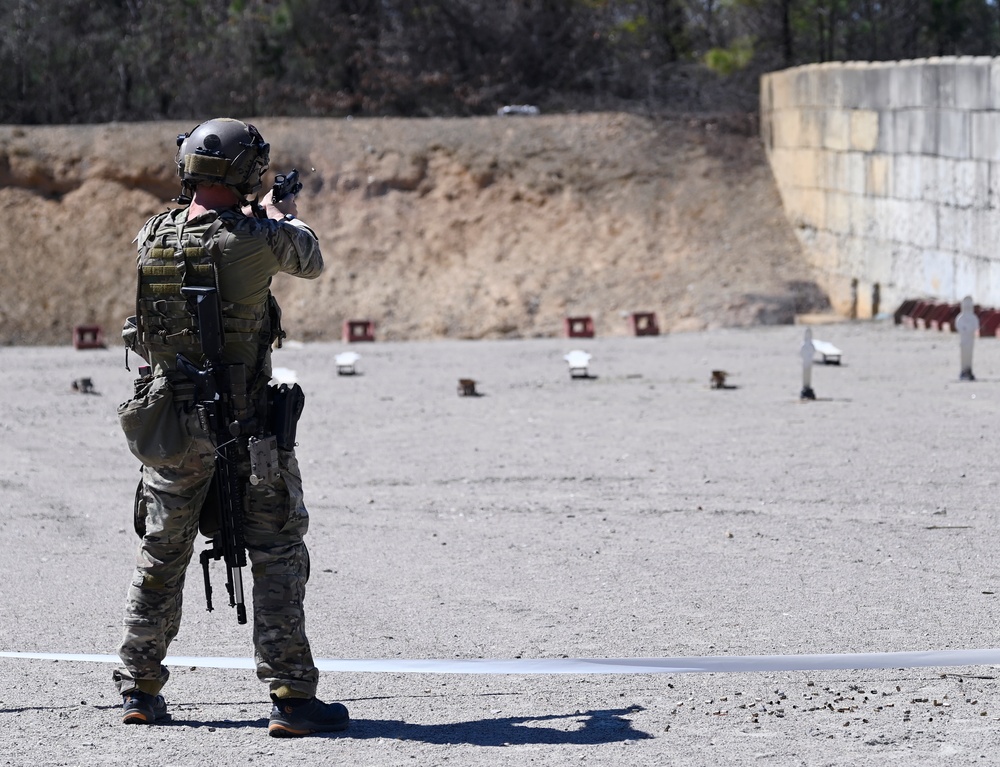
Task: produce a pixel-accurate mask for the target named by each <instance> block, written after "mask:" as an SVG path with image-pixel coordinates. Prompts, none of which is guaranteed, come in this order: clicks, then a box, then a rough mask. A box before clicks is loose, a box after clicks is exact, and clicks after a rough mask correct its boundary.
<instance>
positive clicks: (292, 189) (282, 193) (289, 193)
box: [271, 168, 302, 202]
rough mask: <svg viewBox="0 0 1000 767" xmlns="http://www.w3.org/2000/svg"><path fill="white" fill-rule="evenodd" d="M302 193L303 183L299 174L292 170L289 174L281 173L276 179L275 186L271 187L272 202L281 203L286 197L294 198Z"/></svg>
mask: <svg viewBox="0 0 1000 767" xmlns="http://www.w3.org/2000/svg"><path fill="white" fill-rule="evenodd" d="M301 191H302V182H301V181H299V172H298V171H297V170H296V169H295V168H292V169H291V170H290V171H289V172H288V173H279V174H278V175H277V176H275V177H274V186H272V187H271V201H272V202H281V201H282V200H284V199H285V198H286V197H294V196H295V195H297V194H298V193H299V192H301Z"/></svg>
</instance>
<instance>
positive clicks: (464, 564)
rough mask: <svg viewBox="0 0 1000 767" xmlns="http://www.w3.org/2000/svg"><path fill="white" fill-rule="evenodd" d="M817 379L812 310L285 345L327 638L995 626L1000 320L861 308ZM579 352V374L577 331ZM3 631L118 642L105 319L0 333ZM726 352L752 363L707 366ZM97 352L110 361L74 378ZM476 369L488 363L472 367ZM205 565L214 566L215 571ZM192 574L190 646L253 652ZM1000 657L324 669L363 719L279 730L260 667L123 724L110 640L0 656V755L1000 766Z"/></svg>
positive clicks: (661, 642) (433, 654)
mask: <svg viewBox="0 0 1000 767" xmlns="http://www.w3.org/2000/svg"><path fill="white" fill-rule="evenodd" d="M815 332H816V335H817V337H818V338H821V339H822V340H827V341H829V342H832V343H835V344H836V345H837V346H839V347H840V348H841V349H843V350H844V354H845V356H844V364H843V365H842V366H840V367H836V366H823V365H816V366H815V367H814V369H813V376H812V383H813V387H814V389H815V391H816V394H817V396H818V397H819V399H818V400H817V401H815V402H809V403H801V402H800V401H799V399H798V394H799V388H800V386H801V362H800V358H799V354H798V351H799V345H800V343H801V340H802V328H800V327H771V328H754V329H720V330H714V331H696V332H691V333H677V334H671V335H668V336H661V337H659V338H627V337H617V338H598V339H595V340H594V341H579V342H578V341H576V340H574V343H573V344H570V343H569V342H568V341H567V340H565V339H524V340H485V341H476V342H470V341H456V340H444V341H434V342H388V343H376V344H368V345H355V348H356V349H357V351H359V352H360V353H361V354H362V359H361V361H360V363H359V370H360V373H361V374H360V375H357V376H354V377H342V376H337V375H336V373H335V370H334V355H335V354H336V353H338V352H339V351H342V350H343V349H344V348H345V347H344V345H342V344H340V343H329V342H326V343H307V344H305V345H302V346H297V345H292V346H290V347H288V348H285V349H282V350H280V351H279V352H278V353H277V355H276V358H275V364H276V365H278V366H281V367H286V368H289V369H292V370H294V371H296V374H297V376H298V378H299V380H300V381H301V383H302V385H303V386H304V388H305V390H306V392H307V402H306V409H305V413H304V420H303V424H302V427H301V429H300V432H299V442H300V447H299V457H300V461H301V463H302V465H303V471H304V480H305V491H306V499H307V503H308V505H309V507H310V512H311V517H312V528H311V530H310V533H309V542H310V548H311V552H312V557H313V578H312V580H311V582H310V592H309V596H308V613H309V632H310V636H311V638H312V641H313V645H314V649H315V651H316V654H317V655H318V656H319V657H323V658H373V659H379V658H455V657H458V658H480V657H485V658H515V657H522V658H553V657H560V656H563V655H566V656H570V657H580V656H597V657H637V656H691V655H757V654H800V653H846V652H873V651H919V650H940V649H958V648H986V647H992V646H996V644H997V639H996V624H997V621H996V617H997V594H998V593H1000V573H998V571H997V568H996V556H995V550H996V545H995V542H996V498H997V485H998V483H997V473H996V460H995V456H996V455H997V450H998V447H1000V445H998V443H997V430H996V429H995V428H994V424H995V423H996V421H997V418H998V417H1000V342H997V341H996V340H995V339H984V340H982V341H981V342H979V343H978V344H977V347H976V357H975V366H974V367H975V372H976V375H977V377H978V379H979V380H978V381H976V382H975V383H967V382H959V381H958V374H959V351H958V345H957V339H956V337H955V336H954V335H942V334H939V333H936V332H929V331H926V332H925V331H913V330H904V329H903V328H897V327H893V326H892V325H888V324H880V323H876V324H871V323H855V324H841V325H831V326H827V327H824V328H822V329H819V328H817V329H816V331H815ZM575 345H578V346H580V347H581V348H584V349H586V350H587V351H589V352H591V353H592V354H593V355H594V357H593V360H592V364H591V373H592V374H593V375H594V376H596V377H595V378H593V379H591V380H581V381H571V380H570V378H569V376H568V373H567V368H566V364H565V362H564V361H563V359H562V357H563V355H564V354H566V353H567V352H568V351H569V349H571V348H573V346H575ZM0 365H2V369H3V372H4V374H3V376H2V377H0V398H2V400H3V401H4V403H5V405H4V408H3V409H0V445H2V446H3V453H2V456H3V463H4V471H3V473H2V474H0V540H3V542H4V556H3V557H2V558H0V583H2V584H3V585H2V587H0V615H2V616H3V620H2V621H0V649H2V650H5V651H9V650H21V651H65V652H81V653H113V652H114V650H115V646H116V643H117V641H118V639H119V637H120V632H121V628H120V626H121V623H120V621H121V609H122V603H123V598H124V592H125V586H126V583H127V581H128V578H129V574H130V568H131V562H132V558H133V555H134V549H135V546H136V541H135V539H134V535H133V533H132V531H131V526H130V519H129V515H130V512H131V498H132V491H133V488H134V483H135V480H136V478H137V477H136V466H135V462H134V461H133V460H132V458H131V456H130V455H129V454H128V452H127V451H126V449H125V446H124V444H123V440H122V437H121V434H120V431H119V428H118V425H117V421H116V419H115V414H114V410H115V406H116V405H117V403H118V402H119V401H121V400H122V399H124V398H125V397H126V396H127V393H128V391H129V389H130V386H131V375H130V374H129V373H127V372H126V371H125V370H124V369H123V367H122V356H121V354H120V350H118V349H107V350H103V351H74V350H72V349H68V348H67V347H66V346H65V345H63V346H59V347H33V348H32V347H14V348H11V347H5V348H2V349H0ZM713 369H723V370H727V371H728V372H729V374H730V376H729V379H728V382H729V383H730V384H732V385H733V386H735V387H736V388H733V389H728V390H713V389H711V388H710V387H709V374H710V371H711V370H713ZM82 376H88V377H91V378H92V379H93V383H94V386H95V388H96V391H97V393H96V394H93V395H83V394H80V393H78V392H75V391H74V390H73V389H72V388H71V385H70V384H71V382H72V381H73V380H75V379H77V378H79V377H82ZM460 377H471V378H474V379H476V380H477V381H478V383H479V387H478V388H479V389H480V391H481V392H483V393H484V394H485V396H482V397H479V398H465V397H458V396H457V394H456V384H457V380H458V379H459V378H460ZM214 577H215V579H216V586H217V588H220V587H221V584H220V581H219V577H220V573H219V572H218V570H217V569H216V571H215V573H214ZM202 599H203V594H202V591H201V581H200V574H199V572H198V571H197V570H192V571H191V572H190V577H189V583H188V589H187V599H186V605H185V606H186V613H185V620H184V625H183V627H182V629H181V633H180V635H179V636H178V638H177V641H176V643H175V645H174V647H173V648H172V649H173V651H174V652H175V653H176V654H177V655H194V656H198V655H210V656H220V655H221V656H230V655H231V656H239V657H247V656H248V655H249V653H250V639H249V632H248V630H247V628H246V627H239V626H238V625H237V624H236V622H235V617H234V615H233V614H232V611H230V610H228V609H217V610H216V612H214V613H212V614H208V613H206V612H205V611H204V606H203V602H202ZM996 677H997V673H996V669H995V668H993V667H982V666H978V667H964V668H961V667H956V668H939V669H933V668H924V669H920V668H915V669H909V668H900V669H889V670H885V671H872V670H864V669H861V670H857V671H837V672H829V671H828V672H796V673H741V674H705V675H692V674H688V675H684V674H668V675H659V676H652V675H636V676H604V677H600V676H582V675H570V676H566V677H558V676H530V675H516V676H463V675H456V676H446V675H434V674H431V675H420V674H416V675H404V674H361V673H350V674H344V673H341V674H324V676H323V679H322V683H321V690H322V693H323V694H324V695H326V696H327V697H331V698H332V697H339V698H342V699H344V700H345V701H346V702H347V703H348V705H349V706H350V707H351V710H352V712H353V715H354V717H355V723H354V725H353V726H352V728H351V730H350V731H349V732H348V734H347V735H345V736H343V737H334V738H315V739H311V740H306V741H300V742H292V743H284V742H277V741H273V740H271V739H269V738H267V736H266V735H265V734H264V729H263V728H264V722H265V717H266V715H267V711H268V707H267V705H266V703H265V701H264V697H263V696H264V689H263V686H262V685H261V684H260V683H258V682H257V681H256V680H255V679H254V678H253V677H252V674H250V673H249V672H246V671H225V670H212V669H204V668H199V669H193V668H189V667H187V666H182V667H175V668H174V676H173V678H172V680H171V683H170V685H169V687H168V688H167V690H166V692H167V695H168V697H169V700H170V703H171V706H172V708H173V712H174V721H173V724H171V725H169V726H165V727H160V728H126V727H122V726H121V725H119V724H117V722H116V718H117V715H118V706H119V703H118V701H117V699H116V697H115V695H114V690H113V687H112V685H111V680H110V666H107V665H103V664H99V663H63V662H60V663H53V662H50V661H27V660H7V659H4V660H0V764H9V765H24V764H35V765H93V764H116V765H118V764H124V765H148V764H164V765H202V764H222V763H233V762H234V761H238V762H239V763H243V764H250V763H253V764H264V765H272V764H273V765H282V764H289V763H295V764H303V765H325V764H334V763H335V764H371V765H404V764H427V765H430V764H435V765H436V764H455V765H475V766H477V767H487V766H488V765H489V766H491V767H492V765H525V764H546V765H571V764H572V765H579V764H600V765H608V764H628V765H664V764H677V765H712V766H713V767H714V766H715V765H719V764H757V763H761V764H763V763H769V764H780V765H803V764H806V765H825V764H831V765H832V764H836V765H878V766H879V767H882V765H887V764H898V765H907V766H912V765H940V764H963V765H964V764H995V763H996V759H997V757H996V754H997V752H998V747H1000V724H998V723H1000V683H998V681H997V678H996Z"/></svg>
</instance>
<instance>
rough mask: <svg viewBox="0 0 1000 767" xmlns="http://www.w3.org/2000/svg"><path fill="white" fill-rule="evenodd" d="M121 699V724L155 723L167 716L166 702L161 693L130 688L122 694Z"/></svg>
mask: <svg viewBox="0 0 1000 767" xmlns="http://www.w3.org/2000/svg"><path fill="white" fill-rule="evenodd" d="M122 701H123V702H124V706H125V709H124V712H123V713H122V724H155V723H156V722H157V721H158V720H161V719H166V718H167V702H166V701H165V700H164V699H163V696H162V695H150V694H149V693H148V692H142V690H132V692H127V693H125V694H124V695H122Z"/></svg>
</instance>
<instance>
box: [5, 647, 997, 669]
mask: <svg viewBox="0 0 1000 767" xmlns="http://www.w3.org/2000/svg"><path fill="white" fill-rule="evenodd" d="M0 658H28V659H34V660H64V661H77V662H82V663H121V661H120V660H119V658H118V656H117V655H74V654H71V653H47V652H40V653H31V652H0ZM164 665H167V666H201V667H203V668H246V669H252V668H254V662H253V660H252V659H250V658H208V657H193V656H184V655H178V656H176V657H169V658H167V659H166V660H165V661H164ZM990 665H1000V649H994V650H938V651H929V652H877V653H843V654H831V655H731V656H725V655H714V656H704V657H692V658H538V659H529V658H523V659H522V658H516V659H509V660H495V659H488V658H477V659H457V660H435V659H426V660H419V659H409V660H407V659H402V658H384V659H372V660H349V659H323V658H321V659H319V660H317V661H316V666H317V668H319V670H320V671H344V672H357V673H390V674H697V673H702V674H706V673H707V674H726V673H728V674H734V673H746V672H752V671H833V670H838V669H873V668H928V667H931V668H943V667H946V666H990Z"/></svg>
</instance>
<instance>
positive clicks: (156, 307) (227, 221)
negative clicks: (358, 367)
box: [135, 208, 280, 376]
mask: <svg viewBox="0 0 1000 767" xmlns="http://www.w3.org/2000/svg"><path fill="white" fill-rule="evenodd" d="M239 215H240V214H238V213H236V212H235V211H223V212H222V213H221V214H220V216H219V218H218V219H216V220H215V221H214V222H212V223H211V224H200V225H195V226H189V225H188V224H187V221H186V211H185V209H183V208H180V209H175V210H171V211H167V212H165V213H161V214H159V215H157V216H154V217H153V218H152V219H150V220H149V221H148V222H147V224H146V226H145V227H143V230H142V233H141V234H140V239H142V240H143V241H142V242H140V243H139V249H138V259H137V265H138V280H137V288H136V326H137V328H136V330H137V334H136V339H135V346H136V347H137V348H138V349H140V350H144V351H145V352H146V354H144V355H143V356H144V357H145V359H146V360H147V361H149V362H151V363H154V359H155V363H154V364H157V363H158V364H160V365H162V366H164V367H166V368H168V369H173V368H174V362H173V360H175V359H176V355H177V353H178V352H180V353H183V354H184V355H185V356H187V357H188V358H190V359H191V360H192V361H194V362H196V363H198V364H200V363H201V362H202V361H203V355H202V352H201V343H200V341H199V338H198V324H197V318H196V314H195V310H194V307H193V305H192V304H191V303H190V302H189V301H188V299H187V298H186V297H185V296H184V295H183V294H182V293H181V287H183V286H212V287H215V288H216V289H218V287H219V273H218V270H219V266H220V259H221V258H222V248H221V246H220V239H221V238H222V237H223V236H224V235H225V234H226V233H227V227H231V226H232V225H233V223H234V222H235V221H236V220H237V219H238V217H239ZM220 296H221V293H220ZM271 305H273V310H274V311H275V313H276V314H278V313H277V304H276V303H274V301H273V298H270V297H269V300H267V301H264V302H262V303H261V304H260V305H259V306H255V305H249V304H237V303H232V302H227V301H223V302H222V315H223V331H224V332H225V339H226V345H227V346H230V345H244V347H246V346H248V345H253V346H254V347H256V359H257V364H256V370H253V371H248V372H249V373H250V375H251V376H255V375H256V374H258V373H259V372H260V369H261V366H262V363H263V360H264V356H265V355H266V353H267V349H268V347H269V346H270V344H271V342H272V340H273V336H272V324H274V325H277V322H278V317H277V316H276V317H274V323H272V321H271V319H272V318H271V317H270V310H271ZM278 316H280V315H278ZM274 331H275V335H278V336H279V337H280V335H279V334H280V328H278V327H274ZM230 348H231V346H230Z"/></svg>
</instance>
